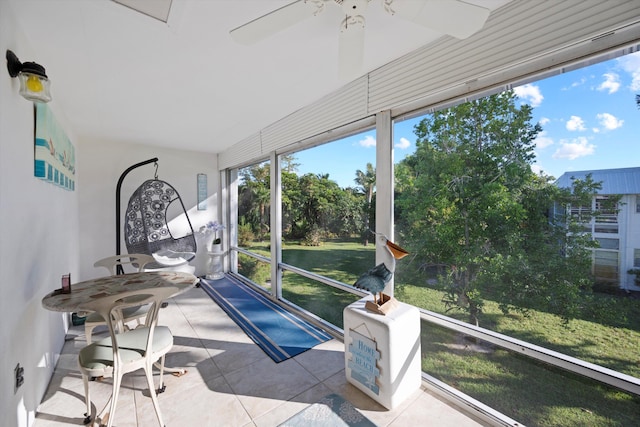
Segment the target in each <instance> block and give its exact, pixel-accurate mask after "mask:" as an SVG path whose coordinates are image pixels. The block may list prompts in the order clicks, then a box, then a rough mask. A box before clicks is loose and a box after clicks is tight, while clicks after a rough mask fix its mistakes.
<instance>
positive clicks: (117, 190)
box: [116, 157, 158, 274]
mask: <svg viewBox="0 0 640 427" xmlns="http://www.w3.org/2000/svg"><path fill="white" fill-rule="evenodd" d="M157 161H158V158H157V157H154V158H153V159H149V160H145V161H144V162H140V163H136V164H135V165H133V166H130V167H129V168H127V170H125V171H124V172H122V175H120V179H118V185H116V255H120V189H121V187H122V181H124V177H125V176H127V174H128V173H129V172H131V171H132V170H134V169H135V168H138V167H140V166H144V165H147V164H149V163H156V162H157ZM116 274H124V270H123V268H122V266H121V265H118V266H117V267H116Z"/></svg>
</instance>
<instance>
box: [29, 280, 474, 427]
mask: <svg viewBox="0 0 640 427" xmlns="http://www.w3.org/2000/svg"><path fill="white" fill-rule="evenodd" d="M160 323H161V324H164V325H167V326H169V327H170V328H171V331H172V333H173V335H174V347H173V349H172V351H171V352H170V353H169V354H168V355H167V359H166V366H170V367H174V366H175V367H186V369H187V371H188V372H187V374H186V375H184V376H181V377H176V376H173V375H170V374H169V375H166V374H165V384H166V387H167V388H166V391H165V392H164V393H162V394H160V395H158V399H159V401H160V408H161V411H162V415H163V417H164V421H165V423H166V425H167V426H174V427H182V426H230V427H236V426H238V427H245V426H247V427H249V426H255V427H270V426H277V425H278V424H280V423H282V422H284V421H285V420H287V419H288V418H290V417H292V416H293V415H295V414H296V413H298V412H299V411H301V410H303V409H304V408H306V407H307V406H309V405H311V404H313V403H315V402H317V401H319V400H320V399H322V397H324V396H326V395H327V394H330V393H338V394H340V395H341V396H343V397H344V398H345V399H347V400H349V401H350V402H351V403H352V404H353V405H354V406H355V407H356V408H358V410H360V412H362V413H363V414H364V415H365V416H367V417H368V418H369V419H370V420H371V421H373V422H374V423H376V424H377V425H379V426H381V427H382V426H390V427H405V426H439V427H447V426H452V427H453V426H455V427H466V426H479V425H482V424H481V423H480V422H478V421H476V420H474V419H472V418H470V417H469V416H467V415H465V414H464V413H462V412H460V411H459V410H458V409H456V408H455V407H453V406H450V405H448V404H447V403H445V402H443V401H442V400H440V399H438V398H437V397H435V396H433V395H432V394H430V393H429V392H428V391H426V390H419V391H417V392H416V393H414V395H412V396H411V397H409V398H408V399H406V400H405V402H403V403H402V404H401V405H400V406H399V407H398V408H395V409H394V410H387V409H386V408H384V407H382V406H381V405H379V404H378V403H377V402H375V401H373V400H371V399H370V398H369V397H368V396H366V395H365V394H363V393H362V392H361V391H360V390H358V389H357V388H355V387H353V386H352V385H351V384H349V383H348V382H347V381H346V378H345V372H344V345H343V343H342V342H341V341H338V340H335V339H334V340H331V341H329V342H326V343H324V344H321V345H318V346H316V347H315V348H313V349H311V350H309V351H306V352H304V353H302V354H300V355H298V356H297V357H295V358H292V359H289V360H287V361H284V362H281V363H275V362H273V361H272V360H271V359H270V358H269V357H268V356H267V355H266V354H265V353H264V352H263V351H262V350H261V349H260V348H259V347H258V346H257V345H255V344H254V343H253V341H251V339H250V338H249V337H248V336H247V335H246V334H245V333H244V332H243V331H242V330H241V329H240V328H239V327H238V326H237V325H236V324H235V323H234V322H233V321H232V320H231V319H230V318H229V317H228V316H227V315H226V313H225V312H224V311H223V310H222V309H221V308H220V307H218V305H217V304H216V303H215V302H213V301H212V300H211V299H210V298H209V296H208V295H207V294H206V293H205V292H204V291H203V290H202V289H200V288H194V289H192V290H190V291H188V292H187V293H185V294H183V295H180V296H179V297H176V298H174V299H172V300H170V301H169V305H168V306H167V307H166V308H164V309H162V311H161V312H160ZM103 333H106V330H105V331H104V332H103ZM84 345H85V337H84V329H83V328H82V327H72V328H71V330H70V331H69V334H68V335H67V341H66V342H65V345H64V348H63V350H62V354H61V356H60V360H59V361H58V364H57V366H56V369H55V372H54V375H53V377H52V379H51V382H50V384H49V387H48V390H47V392H46V394H45V396H44V398H43V400H42V403H41V404H40V406H39V407H38V411H37V414H36V420H35V424H34V425H35V427H50V426H64V425H83V424H82V421H83V418H84V417H83V414H84V412H85V406H84V389H83V386H82V377H81V375H80V373H79V371H78V370H77V368H76V358H77V353H78V351H79V350H80V349H81V348H82V347H83V346H84ZM155 380H156V384H157V382H158V375H157V372H156V375H155ZM90 387H91V394H92V401H93V405H94V408H93V412H94V414H95V412H96V411H98V412H99V411H100V410H101V409H102V406H103V405H104V404H105V403H106V401H107V399H108V396H109V394H110V392H111V379H106V380H104V381H101V382H99V381H96V382H91V383H90ZM157 424H158V423H157V420H156V418H155V412H154V410H153V405H152V403H151V399H150V398H149V392H148V390H147V388H146V381H145V379H144V375H143V371H142V370H140V371H138V372H134V373H131V374H128V375H125V378H124V381H123V384H122V388H121V391H120V397H119V399H118V407H117V410H116V416H115V419H114V425H115V426H118V427H147V426H156V425H157Z"/></svg>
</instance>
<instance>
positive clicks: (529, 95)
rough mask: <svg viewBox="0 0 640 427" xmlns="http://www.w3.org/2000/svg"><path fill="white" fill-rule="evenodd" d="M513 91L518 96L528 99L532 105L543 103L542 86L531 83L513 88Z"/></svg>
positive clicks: (536, 105)
mask: <svg viewBox="0 0 640 427" xmlns="http://www.w3.org/2000/svg"><path fill="white" fill-rule="evenodd" d="M513 91H514V92H515V94H516V95H518V97H520V98H522V99H523V100H525V101H527V102H528V103H529V104H530V105H531V106H532V107H538V106H540V104H542V100H543V99H544V96H542V93H540V88H539V87H538V86H535V85H532V84H530V83H528V84H526V85H524V86H518V87H517V88H515V89H513Z"/></svg>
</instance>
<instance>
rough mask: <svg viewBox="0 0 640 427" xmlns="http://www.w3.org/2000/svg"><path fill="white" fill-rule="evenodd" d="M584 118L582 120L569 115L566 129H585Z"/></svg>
mask: <svg viewBox="0 0 640 427" xmlns="http://www.w3.org/2000/svg"><path fill="white" fill-rule="evenodd" d="M585 129H586V128H585V127H584V120H582V118H581V117H579V116H571V118H570V119H569V121H568V122H567V130H571V131H575V130H585Z"/></svg>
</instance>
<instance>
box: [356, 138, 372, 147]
mask: <svg viewBox="0 0 640 427" xmlns="http://www.w3.org/2000/svg"><path fill="white" fill-rule="evenodd" d="M358 145H360V146H361V147H367V148H369V147H375V146H376V139H375V138H374V137H372V136H371V135H367V136H365V137H364V139H361V140H360V141H358Z"/></svg>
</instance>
